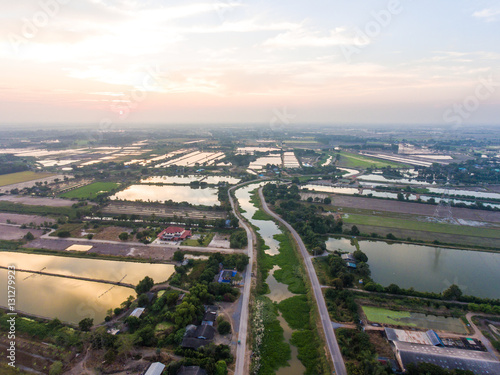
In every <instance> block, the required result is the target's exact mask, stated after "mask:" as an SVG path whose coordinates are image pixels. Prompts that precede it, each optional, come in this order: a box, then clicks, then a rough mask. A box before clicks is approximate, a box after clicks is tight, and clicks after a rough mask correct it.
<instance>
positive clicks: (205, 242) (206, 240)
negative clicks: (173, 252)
mask: <svg viewBox="0 0 500 375" xmlns="http://www.w3.org/2000/svg"><path fill="white" fill-rule="evenodd" d="M213 238H214V233H208V234H207V235H205V237H204V238H203V242H202V243H201V244H200V243H199V242H198V240H193V239H191V238H190V239H188V240H185V241H182V244H181V245H184V246H198V247H207V246H208V245H209V244H210V242H211V241H212V239H213Z"/></svg>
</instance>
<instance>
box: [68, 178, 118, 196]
mask: <svg viewBox="0 0 500 375" xmlns="http://www.w3.org/2000/svg"><path fill="white" fill-rule="evenodd" d="M118 186H119V184H117V183H115V182H94V183H93V184H90V185H86V186H82V187H80V188H78V189H75V190H71V191H68V192H66V193H63V194H61V195H60V197H61V198H68V199H72V198H77V199H90V198H94V197H95V196H97V195H98V194H100V193H106V192H108V191H110V190H113V189H116V188H117V187H118Z"/></svg>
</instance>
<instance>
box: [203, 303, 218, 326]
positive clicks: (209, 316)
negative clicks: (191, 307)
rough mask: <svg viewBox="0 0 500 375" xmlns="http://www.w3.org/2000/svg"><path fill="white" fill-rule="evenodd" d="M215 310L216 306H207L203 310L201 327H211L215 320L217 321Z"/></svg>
mask: <svg viewBox="0 0 500 375" xmlns="http://www.w3.org/2000/svg"><path fill="white" fill-rule="evenodd" d="M217 310H218V307H217V306H207V307H206V308H205V315H203V320H202V322H201V325H209V326H213V325H214V322H215V320H216V319H217Z"/></svg>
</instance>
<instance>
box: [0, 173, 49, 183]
mask: <svg viewBox="0 0 500 375" xmlns="http://www.w3.org/2000/svg"><path fill="white" fill-rule="evenodd" d="M53 175H54V174H53V173H46V172H39V173H36V172H31V171H25V172H17V173H9V174H4V175H1V176H0V186H5V185H11V184H18V183H20V182H27V181H33V180H38V179H41V178H46V177H50V176H53Z"/></svg>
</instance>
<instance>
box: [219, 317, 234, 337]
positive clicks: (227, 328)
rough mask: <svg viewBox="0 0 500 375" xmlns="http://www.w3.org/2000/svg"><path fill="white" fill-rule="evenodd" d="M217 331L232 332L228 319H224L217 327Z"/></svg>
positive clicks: (222, 333)
mask: <svg viewBox="0 0 500 375" xmlns="http://www.w3.org/2000/svg"><path fill="white" fill-rule="evenodd" d="M217 331H218V332H219V333H220V334H221V335H226V334H228V333H230V332H231V324H230V323H229V322H228V321H226V320H222V321H221V322H220V323H219V325H218V327H217Z"/></svg>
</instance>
